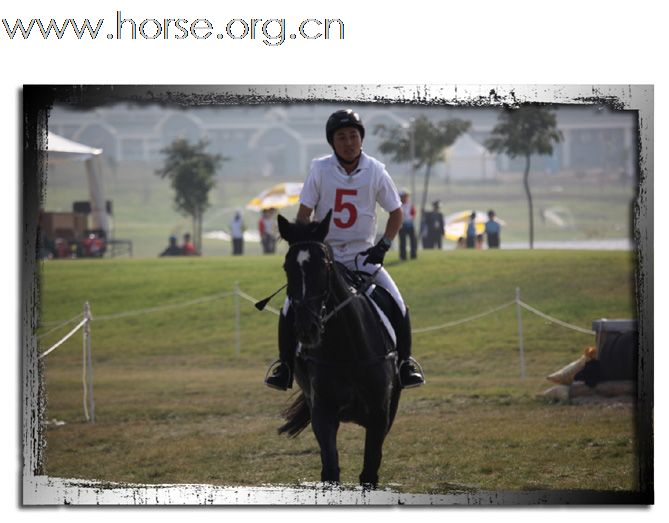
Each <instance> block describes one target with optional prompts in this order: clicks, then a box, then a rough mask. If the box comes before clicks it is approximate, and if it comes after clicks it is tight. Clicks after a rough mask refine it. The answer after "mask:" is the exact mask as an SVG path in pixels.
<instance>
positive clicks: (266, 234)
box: [258, 208, 276, 254]
mask: <svg viewBox="0 0 669 523" xmlns="http://www.w3.org/2000/svg"><path fill="white" fill-rule="evenodd" d="M275 214H276V210H275V209H273V208H272V209H263V211H262V216H261V217H260V221H259V222H258V232H259V233H260V241H261V242H262V252H263V253H265V254H272V253H274V252H275V251H276V221H275Z"/></svg>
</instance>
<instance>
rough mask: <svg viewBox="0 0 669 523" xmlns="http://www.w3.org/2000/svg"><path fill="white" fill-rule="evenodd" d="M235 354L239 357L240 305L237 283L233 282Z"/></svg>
mask: <svg viewBox="0 0 669 523" xmlns="http://www.w3.org/2000/svg"><path fill="white" fill-rule="evenodd" d="M233 294H234V297H235V354H236V355H237V356H239V353H240V351H241V333H240V330H241V327H240V304H239V282H238V281H237V282H235V291H234V293H233Z"/></svg>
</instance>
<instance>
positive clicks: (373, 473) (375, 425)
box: [360, 411, 388, 488]
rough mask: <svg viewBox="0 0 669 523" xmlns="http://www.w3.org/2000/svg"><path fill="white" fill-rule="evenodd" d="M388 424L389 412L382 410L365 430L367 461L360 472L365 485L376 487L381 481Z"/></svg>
mask: <svg viewBox="0 0 669 523" xmlns="http://www.w3.org/2000/svg"><path fill="white" fill-rule="evenodd" d="M387 426H388V412H386V411H381V412H379V414H378V415H377V416H374V418H373V419H371V420H370V423H369V426H368V427H367V430H366V432H365V461H364V465H363V468H362V472H361V473H360V484H361V485H362V486H364V487H371V488H376V486H377V485H378V483H379V467H381V457H382V455H383V441H384V440H385V438H386V430H387Z"/></svg>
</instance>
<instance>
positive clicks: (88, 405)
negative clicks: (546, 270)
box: [37, 283, 597, 422]
mask: <svg viewBox="0 0 669 523" xmlns="http://www.w3.org/2000/svg"><path fill="white" fill-rule="evenodd" d="M230 296H232V297H233V298H234V308H235V353H236V354H237V355H239V354H240V352H241V326H240V323H241V302H240V298H242V299H244V300H246V301H248V302H251V303H254V304H255V303H256V302H258V301H259V300H258V299H256V298H254V297H253V296H251V295H249V294H247V293H245V292H244V291H242V290H241V289H240V288H239V284H238V283H235V286H234V290H233V291H230V292H222V293H218V294H212V295H210V296H203V297H202V298H197V299H194V300H189V301H184V302H179V303H171V304H167V305H161V306H156V307H149V308H146V309H139V310H133V311H124V312H120V313H116V314H107V315H101V316H96V317H95V318H93V316H92V314H91V309H90V305H89V303H88V302H86V303H85V304H84V312H83V313H81V314H78V315H76V316H75V317H73V318H70V319H69V320H65V321H62V322H49V323H45V324H43V325H55V326H54V327H53V328H51V329H50V330H49V331H47V332H45V333H43V334H40V335H39V336H37V339H38V340H41V339H43V338H45V337H46V336H48V335H49V334H52V333H53V332H56V331H57V330H59V329H61V328H62V327H64V326H66V325H69V324H70V323H73V322H75V321H77V320H79V319H80V318H83V319H81V320H80V321H79V323H78V324H77V325H76V326H75V327H74V328H73V329H71V330H70V331H69V332H68V333H67V334H66V335H65V336H63V337H62V338H61V339H60V340H58V341H57V342H56V343H55V344H53V345H52V346H51V347H49V348H48V349H47V350H45V351H43V352H42V353H41V354H40V355H39V356H38V359H40V360H41V359H43V358H45V357H46V356H48V355H49V354H51V353H52V352H53V351H55V350H56V349H57V348H59V347H60V346H61V345H63V344H64V343H65V342H66V341H67V340H69V339H70V338H71V337H72V336H74V335H75V334H76V333H77V332H78V331H79V330H80V329H83V365H82V385H83V402H84V416H85V418H86V421H90V422H95V402H94V399H93V358H92V338H91V322H92V321H96V322H98V321H108V320H115V319H121V318H127V317H132V316H139V315H141V314H149V313H155V312H162V311H167V310H173V309H178V308H183V307H189V306H192V305H198V304H202V303H208V302H211V301H214V300H218V299H221V298H225V297H230ZM512 305H516V311H517V312H516V315H517V322H518V351H519V361H520V377H521V379H522V378H524V377H525V357H524V340H523V330H522V314H521V311H522V309H524V310H526V311H528V312H531V313H533V314H535V315H537V316H539V317H541V318H543V319H545V320H547V321H550V322H551V323H555V324H556V325H559V326H561V327H564V328H568V329H571V330H574V331H576V332H580V333H582V334H589V335H593V336H594V335H596V334H597V333H596V332H595V331H593V330H590V329H584V328H583V327H579V326H577V325H572V324H569V323H567V322H564V321H562V320H560V319H557V318H554V317H553V316H550V315H548V314H546V313H544V312H542V311H540V310H538V309H536V308H534V307H532V306H531V305H528V304H527V303H525V302H523V301H522V300H521V299H520V289H519V288H517V289H516V296H515V299H514V300H512V301H509V302H507V303H504V304H502V305H499V306H498V307H494V308H492V309H489V310H487V311H485V312H481V313H478V314H474V315H472V316H468V317H466V318H462V319H459V320H455V321H451V322H448V323H443V324H441V325H433V326H430V327H422V328H419V329H412V331H411V332H412V333H413V334H422V333H425V332H433V331H437V330H441V329H448V328H452V327H456V326H458V325H462V324H464V323H468V322H471V321H475V320H478V319H481V318H484V317H486V316H489V315H491V314H495V313H497V312H499V311H501V310H504V309H506V308H507V307H511V306H512ZM264 310H265V311H267V312H269V313H271V314H275V315H279V311H278V310H277V309H275V308H273V307H270V306H269V305H267V306H266V307H265V308H264Z"/></svg>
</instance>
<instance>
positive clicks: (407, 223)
mask: <svg viewBox="0 0 669 523" xmlns="http://www.w3.org/2000/svg"><path fill="white" fill-rule="evenodd" d="M400 201H401V202H402V216H403V218H404V219H403V221H402V227H401V228H400V231H399V236H400V259H401V260H406V259H407V237H408V238H409V245H410V255H411V259H412V260H415V259H416V249H417V241H416V231H415V229H414V221H415V219H416V207H415V206H414V204H413V203H412V202H411V201H410V199H409V191H407V190H406V189H403V190H402V191H400Z"/></svg>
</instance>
